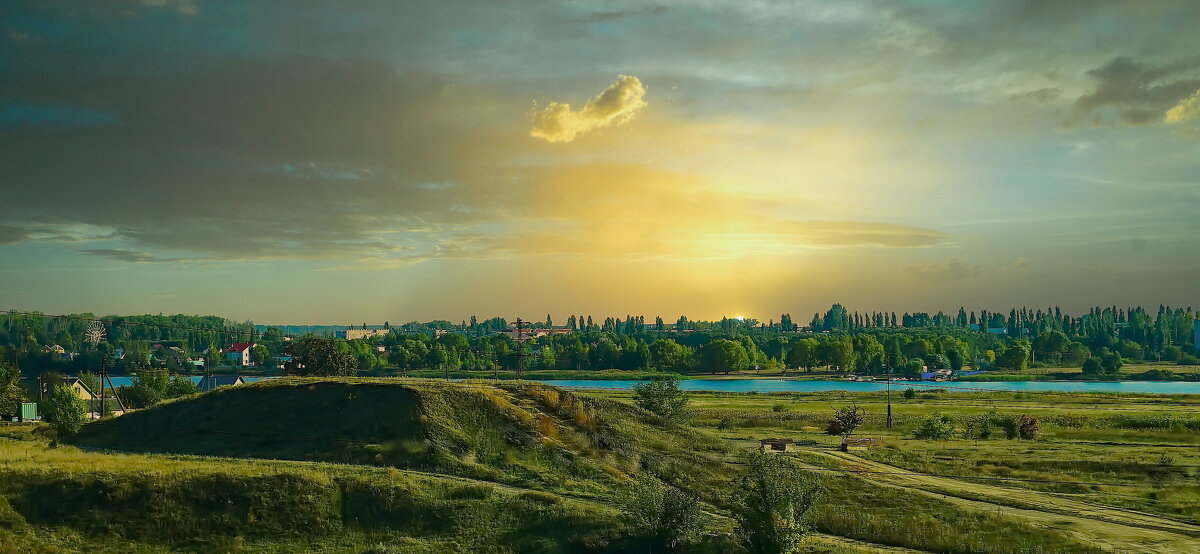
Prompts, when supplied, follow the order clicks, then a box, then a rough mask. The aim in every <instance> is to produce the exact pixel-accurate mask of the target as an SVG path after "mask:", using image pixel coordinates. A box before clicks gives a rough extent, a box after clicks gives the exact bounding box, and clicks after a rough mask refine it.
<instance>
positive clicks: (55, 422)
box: [41, 384, 87, 438]
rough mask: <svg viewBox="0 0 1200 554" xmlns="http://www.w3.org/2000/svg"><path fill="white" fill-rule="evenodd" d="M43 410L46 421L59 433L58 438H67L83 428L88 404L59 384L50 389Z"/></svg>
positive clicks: (72, 391)
mask: <svg viewBox="0 0 1200 554" xmlns="http://www.w3.org/2000/svg"><path fill="white" fill-rule="evenodd" d="M41 410H42V414H43V416H44V417H45V418H46V421H48V422H50V426H51V427H53V428H54V430H55V432H57V433H58V437H59V438H66V437H70V436H72V435H74V434H75V433H78V432H79V430H80V429H82V428H83V421H84V419H83V418H84V415H85V414H86V413H87V403H86V402H84V400H83V399H82V398H80V397H79V395H77V394H75V391H74V390H71V388H70V387H68V386H66V385H62V384H59V385H55V386H54V387H53V388H51V389H50V394H49V395H48V396H47V397H46V399H45V400H44V401H43V402H42V407H41Z"/></svg>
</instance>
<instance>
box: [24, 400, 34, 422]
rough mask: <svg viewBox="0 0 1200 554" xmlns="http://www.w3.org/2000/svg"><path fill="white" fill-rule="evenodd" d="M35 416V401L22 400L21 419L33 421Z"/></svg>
mask: <svg viewBox="0 0 1200 554" xmlns="http://www.w3.org/2000/svg"><path fill="white" fill-rule="evenodd" d="M37 418H38V413H37V402H22V403H21V421H33V420H35V419H37Z"/></svg>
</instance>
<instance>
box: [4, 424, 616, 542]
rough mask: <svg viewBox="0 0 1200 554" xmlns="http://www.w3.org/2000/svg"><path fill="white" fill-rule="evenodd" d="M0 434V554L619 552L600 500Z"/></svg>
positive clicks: (24, 431) (12, 431)
mask: <svg viewBox="0 0 1200 554" xmlns="http://www.w3.org/2000/svg"><path fill="white" fill-rule="evenodd" d="M44 430H45V429H44V428H41V427H36V426H34V425H29V424H25V425H21V426H12V425H9V426H0V552H81V551H88V552H177V551H191V552H243V551H252V552H260V551H261V552H379V553H383V552H431V553H432V552H480V551H496V552H564V551H572V552H578V551H608V550H619V549H620V548H621V543H620V541H621V540H623V537H624V535H625V533H624V532H623V527H622V523H621V521H620V520H619V518H618V516H617V514H616V512H615V510H613V509H612V508H611V507H609V506H606V505H604V504H600V503H597V502H592V501H587V500H576V499H571V498H563V497H561V496H558V495H553V494H548V493H544V492H540V491H531V490H528V489H520V488H513V487H506V486H502V485H495V484H491V483H486V482H481V481H475V480H470V479H466V478H460V477H451V476H438V475H432V474H425V473H419V472H413V471H402V470H396V469H394V468H378V467H364V466H361V465H359V466H352V465H344V464H326V463H309V462H291V461H276V460H248V459H229V458H208V457H186V456H162V455H143V454H120V453H97V452H88V451H81V450H79V449H76V448H72V447H67V446H61V445H60V446H57V447H52V446H49V445H48V444H47V442H46V441H45V439H43V438H40V436H39V434H40V432H42V431H44Z"/></svg>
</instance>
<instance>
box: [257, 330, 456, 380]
mask: <svg viewBox="0 0 1200 554" xmlns="http://www.w3.org/2000/svg"><path fill="white" fill-rule="evenodd" d="M341 346H345V342H340V341H332V340H329V339H323V338H319V337H305V338H302V339H300V340H297V341H293V342H292V343H291V344H288V346H287V353H288V354H289V355H290V356H291V357H292V359H291V360H290V361H288V362H287V363H286V364H284V366H283V371H281V372H280V373H282V374H283V375H298V376H302V377H311V376H327V375H338V376H351V377H352V376H354V375H357V374H358V358H356V357H355V356H354V355H353V354H350V353H349V352H348V350H349V347H348V346H347V347H346V350H347V351H343V350H342V349H341V348H340V347H341ZM438 351H439V352H442V350H438Z"/></svg>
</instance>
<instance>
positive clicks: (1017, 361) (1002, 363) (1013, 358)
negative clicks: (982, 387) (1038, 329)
mask: <svg viewBox="0 0 1200 554" xmlns="http://www.w3.org/2000/svg"><path fill="white" fill-rule="evenodd" d="M1029 352H1030V346H1029V341H1025V340H1016V341H1013V343H1012V344H1011V345H1009V347H1008V348H1005V349H1004V352H1003V353H1001V354H1000V355H999V356H997V357H996V366H997V367H1001V368H1004V369H1009V370H1012V371H1024V370H1025V369H1026V368H1028V367H1029Z"/></svg>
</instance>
